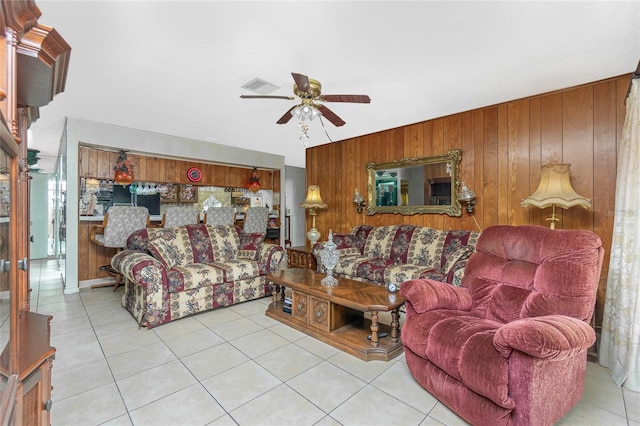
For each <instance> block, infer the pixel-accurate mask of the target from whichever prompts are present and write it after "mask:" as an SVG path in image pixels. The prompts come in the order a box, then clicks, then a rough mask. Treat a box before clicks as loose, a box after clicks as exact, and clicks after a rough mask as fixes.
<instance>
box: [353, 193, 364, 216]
mask: <svg viewBox="0 0 640 426" xmlns="http://www.w3.org/2000/svg"><path fill="white" fill-rule="evenodd" d="M353 202H354V204H355V205H356V210H357V211H358V213H362V210H363V209H364V197H362V194H360V193H359V192H358V188H356V193H355V194H353Z"/></svg>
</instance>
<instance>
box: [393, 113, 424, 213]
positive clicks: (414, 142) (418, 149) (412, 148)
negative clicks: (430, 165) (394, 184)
mask: <svg viewBox="0 0 640 426" xmlns="http://www.w3.org/2000/svg"><path fill="white" fill-rule="evenodd" d="M422 128H423V126H422V123H417V124H412V125H410V126H407V127H405V128H404V153H403V155H402V157H403V158H421V157H424V155H422V153H423V143H424V133H423V131H422ZM399 192H400V191H399ZM409 203H411V200H409ZM403 219H404V220H403V222H404V223H406V224H410V223H413V221H414V219H413V218H411V217H410V216H403Z"/></svg>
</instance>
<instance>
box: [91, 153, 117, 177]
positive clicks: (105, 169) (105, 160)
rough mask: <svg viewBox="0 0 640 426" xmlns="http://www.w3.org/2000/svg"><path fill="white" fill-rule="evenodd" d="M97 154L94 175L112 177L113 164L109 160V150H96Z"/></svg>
mask: <svg viewBox="0 0 640 426" xmlns="http://www.w3.org/2000/svg"><path fill="white" fill-rule="evenodd" d="M95 152H96V154H97V160H96V161H97V173H96V175H95V176H94V177H97V178H101V179H108V178H113V164H114V163H112V162H111V157H110V154H111V153H110V152H109V151H103V150H100V149H98V150H96V151H95Z"/></svg>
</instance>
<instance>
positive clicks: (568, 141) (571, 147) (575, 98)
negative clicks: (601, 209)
mask: <svg viewBox="0 0 640 426" xmlns="http://www.w3.org/2000/svg"><path fill="white" fill-rule="evenodd" d="M563 113H564V118H563V135H562V140H563V144H562V146H563V152H562V161H563V162H564V163H570V164H571V174H570V177H571V185H572V186H573V188H574V189H575V190H576V192H577V193H578V194H580V195H582V196H583V197H586V198H589V199H591V198H592V196H593V86H582V87H579V88H576V89H573V90H568V91H566V92H564V100H563ZM562 213H563V214H562V217H561V219H562V222H560V224H559V225H560V228H563V229H589V230H592V229H593V211H592V209H588V210H587V209H583V208H581V207H576V208H572V209H570V210H564V211H563V212H562Z"/></svg>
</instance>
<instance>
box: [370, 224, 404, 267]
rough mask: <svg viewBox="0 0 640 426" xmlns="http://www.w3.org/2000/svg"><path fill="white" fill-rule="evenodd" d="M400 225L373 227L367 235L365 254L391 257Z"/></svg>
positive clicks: (385, 257)
mask: <svg viewBox="0 0 640 426" xmlns="http://www.w3.org/2000/svg"><path fill="white" fill-rule="evenodd" d="M398 226H399V225H392V226H379V227H377V228H373V229H372V230H371V232H370V233H369V236H368V237H367V241H366V243H365V246H364V251H363V254H364V255H365V256H367V257H368V258H372V259H373V258H382V259H391V248H392V246H393V241H394V239H395V237H396V231H397V230H398Z"/></svg>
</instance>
